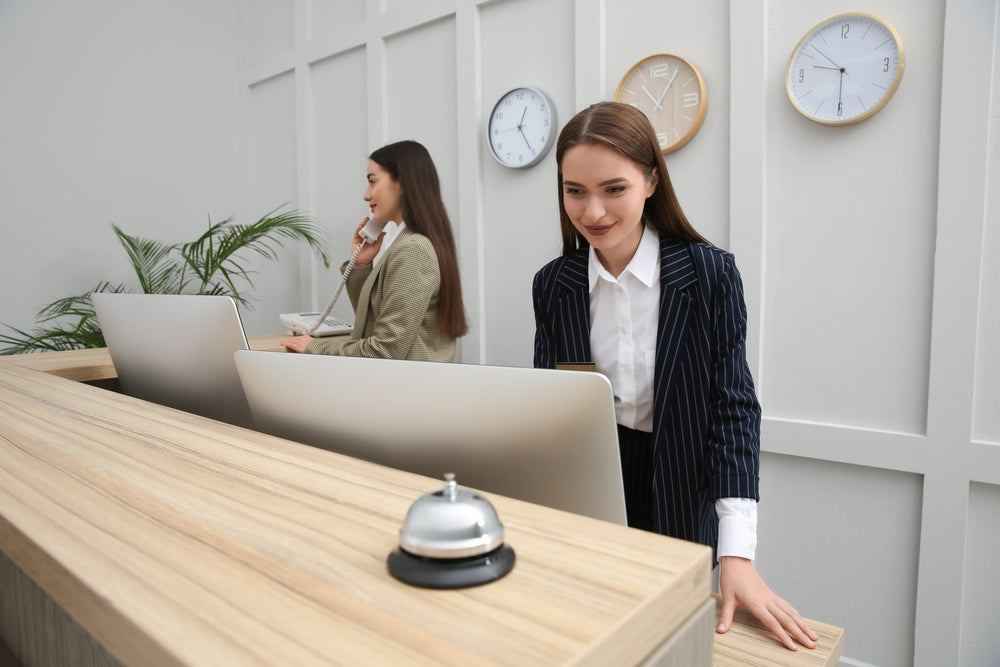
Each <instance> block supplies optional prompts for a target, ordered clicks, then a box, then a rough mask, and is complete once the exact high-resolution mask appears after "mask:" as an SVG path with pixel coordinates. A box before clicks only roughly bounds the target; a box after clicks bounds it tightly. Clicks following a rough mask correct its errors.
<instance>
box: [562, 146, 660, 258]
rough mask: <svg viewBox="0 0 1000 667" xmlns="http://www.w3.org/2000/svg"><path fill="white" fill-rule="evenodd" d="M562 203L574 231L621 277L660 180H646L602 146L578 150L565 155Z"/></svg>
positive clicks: (632, 166) (654, 178)
mask: <svg viewBox="0 0 1000 667" xmlns="http://www.w3.org/2000/svg"><path fill="white" fill-rule="evenodd" d="M561 169H562V201H563V207H564V208H565V209H566V214H567V215H568V216H569V219H570V221H571V222H572V223H573V226H574V227H575V228H576V230H577V231H578V232H579V233H580V234H581V235H582V236H583V237H584V238H585V239H586V240H587V243H589V244H590V245H591V247H592V248H594V250H595V251H597V257H598V259H600V261H601V264H603V265H604V268H606V269H607V270H608V271H609V272H610V273H611V274H612V275H614V276H617V275H618V274H620V273H621V272H622V270H623V269H624V268H625V267H626V266H627V265H628V263H629V261H631V259H632V256H633V255H634V254H635V250H636V248H638V247H639V240H640V239H641V238H642V230H643V225H642V212H643V208H644V207H645V204H646V199H647V198H648V197H649V196H650V195H651V194H653V191H654V190H655V187H656V176H655V174H653V175H652V176H651V177H647V176H646V174H645V173H644V172H643V171H642V169H640V168H639V167H638V166H637V165H636V164H635V163H634V162H633V161H632V160H630V159H628V158H627V157H625V156H624V155H622V154H621V153H618V152H616V151H613V150H611V149H610V148H607V147H606V146H601V145H598V144H586V143H584V144H579V145H577V146H574V147H573V148H570V149H569V150H568V151H566V153H565V155H563V159H562V164H561Z"/></svg>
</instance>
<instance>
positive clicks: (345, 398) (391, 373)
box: [234, 351, 626, 525]
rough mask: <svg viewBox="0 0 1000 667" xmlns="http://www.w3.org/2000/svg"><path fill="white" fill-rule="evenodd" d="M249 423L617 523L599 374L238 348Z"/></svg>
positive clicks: (614, 441) (615, 469)
mask: <svg viewBox="0 0 1000 667" xmlns="http://www.w3.org/2000/svg"><path fill="white" fill-rule="evenodd" d="M234 357H235V360H236V368H237V370H238V371H239V375H240V380H242V382H243V389H244V392H245V393H246V397H247V401H248V402H249V404H250V410H251V412H252V413H253V417H254V420H255V421H256V423H257V426H258V428H259V429H260V430H261V431H263V432H265V433H270V434H272V435H277V436H281V437H284V438H288V439H291V440H296V441H298V442H302V443H305V444H309V445H314V446H316V447H321V448H323V449H328V450H331V451H335V452H340V453H342V454H347V455H349V456H352V457H355V458H360V459H365V460H368V461H373V462H375V463H380V464H383V465H386V466H390V467H393V468H398V469H402V470H407V471H410V472H415V473H420V474H423V475H427V476H430V477H435V478H438V479H440V478H441V477H442V476H443V475H444V474H445V473H449V472H451V473H455V481H456V482H457V483H458V484H459V485H461V486H464V487H470V488H474V489H478V490H480V491H483V492H486V493H496V494H500V495H504V496H510V497H513V498H518V499H521V500H526V501H529V502H533V503H537V504H540V505H546V506H549V507H555V508H557V509H562V510H566V511H569V512H574V513H577V514H583V515H586V516H590V517H595V518H598V519H603V520H606V521H611V522H615V523H619V524H622V525H625V524H626V519H625V498H624V492H623V488H622V475H621V461H620V458H619V453H618V431H617V427H616V425H615V413H614V398H613V395H612V391H611V383H610V382H608V380H607V378H605V377H604V376H603V375H598V374H597V373H588V372H579V371H562V370H545V369H535V368H512V367H500V366H484V365H472V364H448V363H434V362H426V361H399V360H389V359H360V358H353V357H335V356H323V355H302V354H290V353H282V352H264V351H249V352H244V351H239V352H236V353H235V355H234Z"/></svg>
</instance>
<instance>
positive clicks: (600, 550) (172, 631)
mask: <svg viewBox="0 0 1000 667" xmlns="http://www.w3.org/2000/svg"><path fill="white" fill-rule="evenodd" d="M439 484H440V482H439V481H437V480H432V479H428V478H425V477H421V476H417V475H412V474H409V473H404V472H400V471H396V470H391V469H388V468H384V467H381V466H376V465H373V464H370V463H366V462H362V461H358V460H354V459H350V458H347V457H344V456H340V455H337V454H334V453H331V452H328V451H324V450H320V449H316V448H313V447H308V446H305V445H300V444H296V443H292V442H289V441H285V440H281V439H278V438H274V437H270V436H266V435H263V434H259V433H256V432H253V431H248V430H244V429H240V428H237V427H232V426H228V425H225V424H222V423H219V422H214V421H211V420H208V419H204V418H201V417H197V416H194V415H189V414H186V413H183V412H178V411H175V410H171V409H169V408H164V407H161V406H157V405H153V404H150V403H147V402H144V401H140V400H136V399H132V398H130V397H127V396H122V395H119V394H115V393H113V392H108V391H105V390H103V389H100V388H97V387H93V386H89V385H86V384H81V383H77V382H69V381H67V380H65V379H63V378H60V377H55V376H53V375H48V374H45V373H40V372H38V371H36V370H33V369H28V368H24V367H23V366H21V365H18V364H8V363H0V547H2V550H3V552H4V554H5V555H6V556H7V558H9V559H10V560H11V561H13V563H14V564H15V565H17V567H19V568H20V569H21V570H22V571H23V572H24V573H25V574H26V575H27V576H28V577H30V579H31V580H32V581H34V582H37V584H38V585H39V586H40V587H42V588H43V589H44V591H45V592H46V593H47V594H48V595H49V597H51V598H52V599H53V600H54V601H55V602H56V603H57V604H58V605H59V606H60V607H61V608H62V609H64V610H66V611H67V612H68V613H69V614H70V615H71V616H72V617H73V618H74V619H76V621H77V623H79V624H80V625H81V626H82V627H83V628H85V629H86V630H87V631H88V632H89V633H90V634H91V636H93V637H94V638H95V639H96V640H97V641H98V642H100V644H101V645H102V646H104V647H105V648H106V649H107V650H108V651H109V652H110V653H111V654H112V655H113V656H115V657H116V658H117V659H119V660H121V661H122V662H124V663H126V664H143V665H151V664H250V663H253V664H294V665H308V664H323V663H328V662H331V661H333V662H340V663H345V664H373V663H381V664H481V665H486V664H510V665H525V664H534V665H537V664H565V663H567V662H577V663H578V664H593V665H608V664H632V663H638V662H640V661H642V660H643V659H644V658H645V657H646V656H647V655H649V654H650V653H651V652H652V651H653V650H654V649H655V648H656V647H657V646H658V645H659V644H660V643H662V642H663V641H664V639H665V638H667V637H669V635H670V634H671V632H672V631H673V629H674V628H676V627H678V626H679V625H681V624H682V623H683V622H684V621H685V619H686V618H687V617H688V615H689V614H691V613H692V611H694V610H695V609H696V608H697V607H699V606H701V605H702V604H703V603H704V602H705V601H706V600H708V598H709V594H710V593H709V586H710V584H709V565H708V562H709V558H710V551H709V550H708V549H707V548H705V547H702V546H700V545H696V544H693V543H689V542H682V541H680V540H673V539H670V538H665V537H662V536H658V535H654V534H651V533H646V532H642V531H637V530H632V529H627V528H623V527H621V526H617V525H613V524H610V523H605V522H601V521H596V520H593V519H589V518H586V517H581V516H576V515H572V514H568V513H564V512H559V511H556V510H552V509H548V508H544V507H539V506H536V505H531V504H529V503H524V502H520V501H517V500H512V499H508V498H503V497H495V496H494V497H491V498H490V500H491V501H492V502H493V504H494V506H495V507H496V509H497V511H498V513H499V515H500V517H501V519H502V520H503V522H504V524H505V527H506V535H507V540H506V541H507V543H508V544H509V545H510V546H511V547H513V549H514V550H515V552H516V554H517V563H516V566H515V568H514V570H513V571H512V572H511V573H510V574H509V575H507V576H506V577H505V578H503V579H501V580H499V581H497V582H494V583H491V584H489V585H486V586H481V587H476V588H469V589H463V590H458V591H428V590H423V589H418V588H413V587H410V586H407V585H405V584H402V583H400V582H398V581H396V580H395V579H393V578H392V577H391V576H390V575H389V574H388V572H387V569H386V562H385V559H386V556H387V555H388V554H389V552H390V551H391V550H392V549H393V548H395V546H396V544H397V541H398V530H399V527H400V526H401V524H402V521H403V518H404V516H405V514H406V511H407V509H408V508H409V506H410V505H411V504H412V502H413V501H414V500H415V499H416V498H418V497H419V496H420V495H422V494H424V493H427V492H430V491H434V490H437V489H438V488H439Z"/></svg>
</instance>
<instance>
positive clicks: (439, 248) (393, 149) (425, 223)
mask: <svg viewBox="0 0 1000 667" xmlns="http://www.w3.org/2000/svg"><path fill="white" fill-rule="evenodd" d="M369 158H370V159H371V160H373V161H374V162H375V163H376V164H378V165H379V166H380V167H382V168H383V169H385V170H386V172H388V174H389V175H390V176H391V177H392V179H393V180H394V181H396V182H397V183H399V186H400V190H401V191H402V209H403V220H404V221H405V222H406V226H407V227H408V228H409V229H412V230H413V231H414V232H416V233H417V234H423V235H424V236H426V237H427V238H429V239H430V241H431V244H432V245H433V246H434V252H435V253H436V254H437V260H438V269H439V271H440V272H441V292H440V299H439V302H438V330H439V332H440V333H442V334H444V335H446V336H451V337H452V338H460V337H461V336H464V335H465V334H466V333H468V331H469V322H468V320H467V319H466V315H465V305H464V303H463V301H462V280H461V276H460V275H459V271H458V252H457V250H456V248H455V236H454V234H452V231H451V221H450V220H449V218H448V211H447V210H446V209H445V206H444V201H442V199H441V183H440V181H439V180H438V174H437V169H436V168H435V167H434V161H433V160H432V159H431V155H430V153H428V152H427V149H426V148H424V146H423V145H422V144H419V143H417V142H416V141H399V142H396V143H393V144H387V145H385V146H383V147H382V148H379V149H377V150H376V151H374V152H373V153H372V154H371V155H370V156H369Z"/></svg>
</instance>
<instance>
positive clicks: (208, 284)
mask: <svg viewBox="0 0 1000 667" xmlns="http://www.w3.org/2000/svg"><path fill="white" fill-rule="evenodd" d="M279 208H280V207H279ZM277 211H278V209H274V210H273V211H270V212H269V213H267V214H265V215H264V216H263V217H261V218H260V219H259V220H257V221H256V222H253V223H251V224H249V225H245V224H239V223H235V222H233V219H232V218H227V219H225V220H223V221H221V222H217V223H215V224H209V227H208V229H207V230H206V231H205V233H204V234H202V235H201V236H200V237H199V238H198V239H197V240H195V241H193V242H191V243H187V244H184V245H183V246H182V247H181V255H182V256H183V257H184V259H185V263H186V264H187V266H188V267H189V268H190V269H191V270H192V271H193V272H194V273H195V274H196V275H197V276H198V277H199V279H200V280H201V288H200V289H199V293H201V292H202V290H206V289H216V288H218V287H219V286H224V287H225V289H227V290H229V293H230V295H231V296H233V298H235V299H236V300H237V301H240V302H241V303H243V304H246V303H247V302H246V299H245V298H244V297H243V296H242V291H243V287H241V283H245V284H246V285H247V286H249V287H253V280H252V277H251V276H252V274H253V273H254V272H253V271H251V270H249V269H248V268H246V267H245V265H244V263H243V259H244V258H243V257H242V256H241V253H242V252H244V251H249V252H252V253H256V254H258V255H260V256H262V257H264V258H265V259H267V260H275V259H277V258H278V250H279V249H280V248H282V247H284V243H283V242H282V240H283V239H286V240H292V241H298V242H304V243H306V244H307V245H308V246H309V247H310V248H311V249H312V250H313V251H314V252H315V253H316V254H317V256H318V257H319V258H320V259H321V260H322V262H323V264H324V266H326V267H328V268H329V266H330V254H329V247H328V246H327V243H326V240H325V237H324V236H323V233H322V229H321V228H320V227H319V225H318V224H317V222H316V221H315V219H314V218H312V217H310V216H307V215H303V214H301V213H298V212H296V211H288V212H284V213H277Z"/></svg>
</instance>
